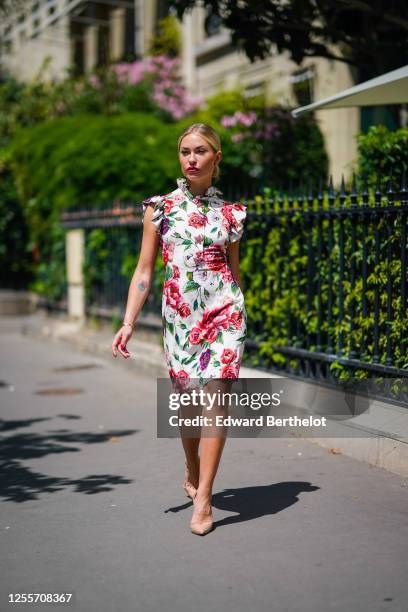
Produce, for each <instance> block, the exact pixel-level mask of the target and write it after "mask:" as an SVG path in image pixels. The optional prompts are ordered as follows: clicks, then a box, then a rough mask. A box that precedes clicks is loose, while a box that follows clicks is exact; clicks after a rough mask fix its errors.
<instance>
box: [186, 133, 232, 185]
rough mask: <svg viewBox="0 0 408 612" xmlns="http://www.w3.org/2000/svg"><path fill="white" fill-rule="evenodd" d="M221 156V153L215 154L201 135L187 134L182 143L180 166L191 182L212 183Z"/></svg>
mask: <svg viewBox="0 0 408 612" xmlns="http://www.w3.org/2000/svg"><path fill="white" fill-rule="evenodd" d="M221 156H222V154H221V151H217V152H215V151H214V150H213V148H212V147H211V146H210V145H209V144H208V142H207V141H206V140H205V138H203V137H202V136H200V134H196V133H191V134H187V135H186V136H184V138H183V140H182V141H181V143H180V149H179V160H180V166H181V170H182V172H183V174H184V176H185V177H187V178H188V179H189V180H193V181H194V180H197V181H200V182H209V183H211V181H212V175H213V173H214V168H215V165H216V164H217V163H219V161H220V160H221Z"/></svg>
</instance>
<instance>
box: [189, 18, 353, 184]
mask: <svg viewBox="0 0 408 612" xmlns="http://www.w3.org/2000/svg"><path fill="white" fill-rule="evenodd" d="M182 29H183V42H184V48H183V73H184V79H185V82H186V85H187V88H188V89H189V91H191V92H194V93H197V94H201V95H204V96H207V95H210V94H213V93H216V92H219V91H222V90H227V89H230V88H233V87H237V86H241V87H242V88H243V91H244V94H245V95H247V96H252V95H255V94H257V93H260V92H264V93H265V95H266V98H267V100H268V101H269V102H271V103H274V102H276V103H280V104H283V105H288V106H291V107H297V106H303V105H305V104H309V103H310V102H312V101H314V100H318V99H321V98H325V97H327V96H330V95H332V94H334V93H336V92H338V91H340V90H342V89H346V88H347V87H351V86H353V85H354V80H353V76H352V74H351V72H350V68H349V67H348V66H347V65H346V64H344V63H342V62H338V61H329V60H326V59H324V58H309V59H307V60H305V61H304V63H303V64H302V66H301V67H299V66H298V65H297V64H295V63H294V62H293V61H291V60H290V58H289V55H288V54H287V53H281V54H277V55H274V56H272V57H269V58H267V59H265V60H262V61H261V60H259V61H255V62H254V63H252V64H251V62H250V61H249V59H248V58H247V57H246V55H245V54H244V53H243V52H240V51H236V50H235V49H234V48H233V46H232V45H231V41H230V35H229V33H228V31H227V30H225V29H224V28H222V27H221V26H220V24H219V22H218V21H217V19H216V18H215V17H214V16H211V15H208V13H206V11H205V9H204V8H203V7H197V8H194V10H193V11H191V12H190V13H188V14H186V15H185V16H184V19H183V24H182ZM316 119H317V121H318V123H319V126H320V128H321V130H322V133H323V135H324V138H325V143H326V149H327V152H328V155H329V161H330V172H331V173H332V174H333V179H334V181H335V183H338V182H339V181H340V180H341V174H342V173H344V174H345V175H346V176H347V175H348V173H349V172H350V169H351V164H352V162H353V160H355V157H356V153H357V147H356V140H355V138H354V135H355V134H356V133H357V132H358V131H359V130H360V109H358V108H345V109H332V110H322V111H317V112H316Z"/></svg>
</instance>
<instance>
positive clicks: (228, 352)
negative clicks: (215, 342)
mask: <svg viewBox="0 0 408 612" xmlns="http://www.w3.org/2000/svg"><path fill="white" fill-rule="evenodd" d="M236 356H237V354H236V352H235V351H233V350H232V349H224V350H223V351H222V355H221V361H222V363H231V362H232V361H234V359H235V357H236Z"/></svg>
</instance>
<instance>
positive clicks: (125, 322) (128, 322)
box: [122, 321, 135, 329]
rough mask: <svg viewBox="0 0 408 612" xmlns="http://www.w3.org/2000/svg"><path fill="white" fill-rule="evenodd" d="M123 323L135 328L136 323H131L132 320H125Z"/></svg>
mask: <svg viewBox="0 0 408 612" xmlns="http://www.w3.org/2000/svg"><path fill="white" fill-rule="evenodd" d="M122 325H130V327H131V328H132V329H133V328H134V326H135V324H134V323H130V321H123V323H122Z"/></svg>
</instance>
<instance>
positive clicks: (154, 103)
mask: <svg viewBox="0 0 408 612" xmlns="http://www.w3.org/2000/svg"><path fill="white" fill-rule="evenodd" d="M179 72H180V59H179V58H171V57H168V56H166V55H157V56H148V57H145V58H143V59H141V60H136V61H134V62H131V63H118V64H113V65H111V66H110V67H108V68H106V67H103V68H98V69H97V70H95V72H94V73H93V74H90V75H85V76H82V77H76V78H70V79H66V80H65V81H62V82H61V83H59V84H56V85H55V88H54V89H53V90H52V91H51V92H50V103H51V109H50V112H49V115H50V116H63V115H72V114H80V113H83V112H85V113H96V114H100V113H103V114H108V115H116V114H120V113H126V112H135V111H140V112H151V113H153V114H155V115H156V116H158V117H159V118H160V119H162V120H164V121H178V120H180V119H183V118H184V117H187V116H189V115H191V114H192V113H194V112H195V111H196V110H197V109H198V108H199V107H200V105H201V104H202V102H203V98H202V97H199V96H190V95H188V93H187V91H186V89H185V87H184V86H183V84H182V81H181V78H180V76H179Z"/></svg>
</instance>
